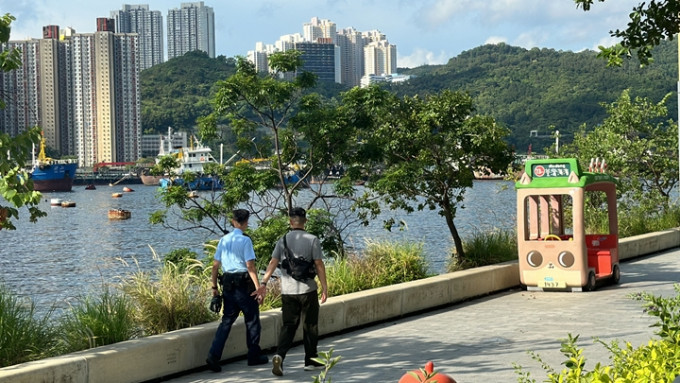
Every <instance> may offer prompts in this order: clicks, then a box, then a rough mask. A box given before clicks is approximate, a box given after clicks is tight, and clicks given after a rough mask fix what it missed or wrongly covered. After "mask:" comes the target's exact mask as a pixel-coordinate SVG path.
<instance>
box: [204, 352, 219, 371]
mask: <svg viewBox="0 0 680 383" xmlns="http://www.w3.org/2000/svg"><path fill="white" fill-rule="evenodd" d="M205 364H207V365H208V368H209V369H211V370H212V371H213V372H221V371H222V366H220V364H219V363H218V362H216V361H215V360H214V359H213V358H212V357H211V356H209V357H208V359H206V360H205Z"/></svg>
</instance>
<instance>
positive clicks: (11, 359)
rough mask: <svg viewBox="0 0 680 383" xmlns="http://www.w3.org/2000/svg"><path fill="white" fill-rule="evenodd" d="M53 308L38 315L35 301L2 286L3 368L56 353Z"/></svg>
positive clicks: (0, 337)
mask: <svg viewBox="0 0 680 383" xmlns="http://www.w3.org/2000/svg"><path fill="white" fill-rule="evenodd" d="M52 314H53V310H52V309H50V310H48V311H47V313H46V314H44V315H43V316H42V317H40V318H38V317H36V311H35V303H34V302H33V301H32V300H30V299H25V300H24V299H19V298H18V297H16V296H15V295H13V294H11V293H10V291H9V290H8V289H7V288H6V287H5V286H2V285H0V367H6V366H11V365H14V364H19V363H24V362H28V361H31V360H37V359H42V358H46V357H49V356H53V355H55V354H56V353H57V351H56V347H55V339H56V333H55V331H54V329H53V328H52V326H51V322H52Z"/></svg>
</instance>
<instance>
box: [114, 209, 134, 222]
mask: <svg viewBox="0 0 680 383" xmlns="http://www.w3.org/2000/svg"><path fill="white" fill-rule="evenodd" d="M131 216H132V213H131V212H130V211H129V210H123V209H110V210H109V219H114V220H124V219H130V217H131Z"/></svg>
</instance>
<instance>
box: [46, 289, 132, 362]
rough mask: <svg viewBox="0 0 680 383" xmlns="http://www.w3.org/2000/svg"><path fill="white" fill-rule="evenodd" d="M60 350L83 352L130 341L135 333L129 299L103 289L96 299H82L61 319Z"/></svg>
mask: <svg viewBox="0 0 680 383" xmlns="http://www.w3.org/2000/svg"><path fill="white" fill-rule="evenodd" d="M59 327H60V331H59V333H60V334H61V336H60V337H59V345H60V349H61V350H60V351H62V352H64V353H69V352H74V351H80V350H85V349H88V348H92V347H99V346H104V345H107V344H113V343H116V342H122V341H125V340H128V339H132V338H134V337H136V336H137V334H138V332H139V331H138V327H137V325H136V324H135V321H134V310H133V306H132V302H131V301H130V299H129V298H128V297H126V296H124V295H122V294H116V293H113V292H111V290H110V289H109V288H108V287H105V288H104V290H103V292H102V293H101V295H100V296H99V297H96V298H92V297H84V298H81V299H80V301H79V302H78V304H77V305H75V306H72V307H71V309H70V311H68V312H67V313H66V314H65V315H64V316H63V317H61V318H60V326H59Z"/></svg>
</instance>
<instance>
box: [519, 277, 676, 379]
mask: <svg viewBox="0 0 680 383" xmlns="http://www.w3.org/2000/svg"><path fill="white" fill-rule="evenodd" d="M674 287H675V291H676V293H677V295H676V296H675V297H671V298H664V297H661V296H654V295H651V294H647V293H640V294H636V295H634V296H633V298H634V299H637V300H642V301H644V302H645V303H644V305H643V306H644V308H645V312H646V313H647V314H649V315H652V316H655V317H657V318H658V321H657V322H656V323H655V324H654V325H653V326H654V327H657V328H658V330H657V331H656V334H657V335H658V336H660V339H656V340H651V341H649V342H648V343H647V344H646V345H642V346H640V347H638V348H633V346H632V345H631V344H630V343H629V342H626V345H625V347H623V348H621V347H619V345H618V343H617V342H612V343H611V344H609V345H607V344H605V343H604V342H602V341H600V340H596V341H597V342H599V343H601V344H602V345H604V347H606V348H607V349H608V350H609V351H610V353H611V355H612V356H611V360H612V364H611V365H603V364H601V363H597V364H595V367H594V368H593V370H591V371H588V370H586V368H585V366H586V358H585V356H584V355H583V349H582V348H579V347H578V346H577V345H576V343H577V341H578V335H577V336H572V335H571V334H569V335H568V338H567V339H564V340H563V341H562V347H561V348H560V351H561V352H562V353H563V354H564V356H566V357H567V360H566V361H565V362H563V363H562V364H564V365H565V366H566V368H564V369H563V370H562V371H560V372H557V371H555V370H554V369H553V368H552V367H550V366H549V365H548V364H547V363H545V362H544V361H543V360H542V359H541V357H540V356H539V355H538V354H536V353H534V352H533V351H530V352H529V355H531V357H532V359H534V360H536V361H538V362H539V363H540V364H541V366H542V367H543V369H544V370H545V371H547V372H548V377H547V379H546V380H544V381H545V382H565V383H572V382H573V383H576V382H622V383H623V382H659V383H662V382H664V383H665V382H672V381H673V379H675V378H676V377H677V376H680V284H676V285H675V286H674ZM514 367H515V372H516V373H517V374H518V375H519V376H520V378H519V379H518V381H519V382H521V383H525V382H526V383H528V382H531V383H535V382H536V380H534V379H532V378H531V376H530V374H529V373H528V372H526V371H524V370H523V369H522V367H521V366H518V365H514Z"/></svg>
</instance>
